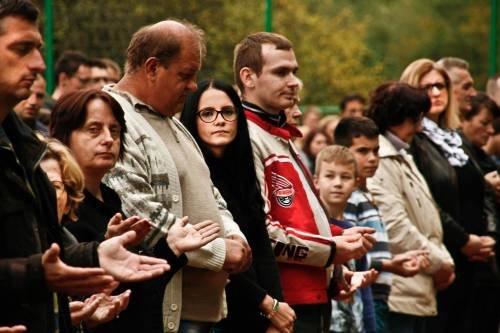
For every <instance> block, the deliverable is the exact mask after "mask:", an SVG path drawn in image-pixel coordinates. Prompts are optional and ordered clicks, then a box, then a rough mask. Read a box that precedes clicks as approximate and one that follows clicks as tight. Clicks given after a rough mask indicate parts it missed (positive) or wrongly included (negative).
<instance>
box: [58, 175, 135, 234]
mask: <svg viewBox="0 0 500 333" xmlns="http://www.w3.org/2000/svg"><path fill="white" fill-rule="evenodd" d="M100 187H101V193H102V198H103V201H100V200H99V199H97V198H96V197H94V196H93V195H92V194H91V193H90V192H89V191H87V189H85V191H84V194H85V199H84V200H83V202H82V203H81V204H80V207H78V210H77V213H76V215H77V216H78V222H76V223H73V222H68V223H66V225H65V227H66V228H67V229H68V230H69V231H70V232H71V233H72V234H73V235H75V237H76V238H77V239H78V241H79V242H90V241H92V240H97V241H103V240H104V234H105V233H106V229H107V227H108V222H109V219H111V217H113V216H114V215H115V214H116V213H121V214H122V217H123V218H124V219H125V214H123V212H122V202H121V200H120V197H119V196H118V194H117V193H116V192H115V191H113V190H112V189H111V188H109V187H108V186H106V185H105V184H104V183H101V186H100Z"/></svg>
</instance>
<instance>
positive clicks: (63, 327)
mask: <svg viewBox="0 0 500 333" xmlns="http://www.w3.org/2000/svg"><path fill="white" fill-rule="evenodd" d="M45 151H46V147H45V144H43V143H42V142H40V141H39V140H38V139H37V138H36V137H35V136H34V135H33V133H32V131H31V129H29V127H28V126H26V125H25V124H24V123H22V121H21V120H20V119H19V118H18V117H17V116H16V115H15V114H14V112H11V113H10V114H9V115H8V116H7V117H6V119H5V120H4V122H3V123H2V124H1V129H0V198H1V200H0V292H1V295H2V302H0V326H13V325H18V324H23V325H26V326H27V328H28V331H29V332H37V333H38V332H41V333H43V332H53V331H54V324H55V320H56V319H55V318H56V317H55V315H54V309H53V303H54V302H53V294H52V293H51V292H50V291H49V290H48V289H47V286H46V284H45V280H44V274H43V269H42V266H41V256H42V253H43V252H44V251H45V250H46V249H47V248H48V247H49V246H50V244H51V243H54V242H55V243H58V244H59V245H60V247H61V249H62V250H61V257H62V259H63V260H64V261H65V262H66V263H67V264H69V265H73V266H83V267H85V266H98V259H97V244H96V243H86V244H79V245H75V246H72V247H68V248H66V249H64V248H63V247H62V238H61V234H62V232H61V227H60V226H59V224H58V223H57V208H56V195H55V192H54V189H53V188H52V185H51V184H50V182H49V180H48V179H47V177H46V175H45V173H44V172H43V171H42V170H41V168H40V166H39V163H40V160H41V159H42V157H43V155H44V154H45ZM58 304H59V323H58V324H59V329H60V332H69V331H70V330H71V328H70V317H69V310H68V301H67V298H66V297H65V296H62V295H58Z"/></svg>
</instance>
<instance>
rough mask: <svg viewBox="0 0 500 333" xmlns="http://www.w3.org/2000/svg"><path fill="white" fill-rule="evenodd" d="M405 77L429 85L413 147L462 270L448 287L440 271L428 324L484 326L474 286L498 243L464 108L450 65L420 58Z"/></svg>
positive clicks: (449, 328)
mask: <svg viewBox="0 0 500 333" xmlns="http://www.w3.org/2000/svg"><path fill="white" fill-rule="evenodd" d="M401 81H402V82H405V83H408V84H410V85H411V86H414V87H418V88H421V89H423V90H425V91H426V92H427V95H428V96H429V98H430V100H431V107H430V109H429V111H428V112H427V114H426V115H425V117H424V118H423V121H422V131H421V133H418V134H417V135H416V136H415V138H414V140H413V142H412V144H411V147H410V152H411V154H412V155H413V157H414V160H415V164H416V165H417V167H418V169H419V170H420V172H421V173H422V175H423V176H424V178H425V180H426V182H427V185H428V186H429V188H430V191H431V193H432V196H433V198H434V200H435V201H436V203H437V204H438V207H439V210H440V217H441V222H442V224H443V239H444V243H445V245H446V247H447V248H448V250H449V251H450V253H451V255H452V257H453V259H454V262H455V271H456V280H455V282H454V283H453V284H452V285H451V286H450V287H449V288H447V289H446V290H442V288H441V286H442V285H446V284H447V281H441V280H440V278H439V276H435V277H434V284H435V286H436V288H437V289H438V290H442V291H441V292H439V293H438V295H437V300H438V315H437V317H434V319H433V320H431V321H430V322H429V324H430V325H429V327H428V328H429V329H430V331H432V332H473V331H478V330H475V329H473V328H474V327H476V328H477V322H478V321H482V320H485V318H480V317H481V316H476V315H472V313H473V309H472V305H471V304H473V303H474V302H473V301H478V300H477V299H476V296H475V295H474V292H473V287H472V286H473V285H474V279H475V278H474V276H475V275H476V274H477V272H476V269H477V267H478V262H479V261H486V260H489V257H490V256H491V255H493V254H494V253H493V246H494V244H495V241H494V239H493V238H492V237H490V236H487V235H486V233H485V232H484V231H485V230H483V228H482V226H483V225H484V221H483V220H484V217H483V215H484V214H482V213H477V212H482V211H483V206H484V202H483V195H482V192H483V191H484V185H483V183H484V181H483V180H482V175H481V174H478V171H477V170H476V168H475V167H474V165H473V163H472V162H471V159H470V158H469V156H468V155H467V154H466V152H465V151H464V149H463V143H462V139H461V137H460V135H459V133H458V132H457V131H456V129H457V127H458V125H459V120H458V112H457V109H456V107H455V101H454V100H453V98H452V85H451V80H450V78H449V76H448V75H447V73H446V71H445V70H444V69H443V68H442V67H440V66H439V65H438V64H436V63H435V62H434V61H432V60H430V59H418V60H416V61H414V62H412V63H411V64H410V65H408V67H406V69H405V70H404V72H403V74H402V75H401ZM471 207H474V209H471ZM476 208H477V209H476ZM485 304H486V303H485Z"/></svg>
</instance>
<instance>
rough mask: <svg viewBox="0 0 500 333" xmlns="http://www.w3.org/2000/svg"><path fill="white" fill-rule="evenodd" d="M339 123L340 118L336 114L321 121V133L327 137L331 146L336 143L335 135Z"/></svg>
mask: <svg viewBox="0 0 500 333" xmlns="http://www.w3.org/2000/svg"><path fill="white" fill-rule="evenodd" d="M339 121H340V116H338V115H336V114H332V115H328V116H325V117H323V118H322V119H321V120H320V121H319V130H320V131H321V133H323V134H324V135H326V137H327V138H328V142H330V144H332V143H333V141H334V140H333V133H334V132H335V128H336V127H337V124H338V123H339Z"/></svg>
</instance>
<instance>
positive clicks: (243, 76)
mask: <svg viewBox="0 0 500 333" xmlns="http://www.w3.org/2000/svg"><path fill="white" fill-rule="evenodd" d="M256 79H257V74H255V72H254V71H253V70H251V69H250V68H248V67H243V68H242V69H240V80H241V82H242V83H243V86H244V87H245V89H253V88H255V81H256Z"/></svg>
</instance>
